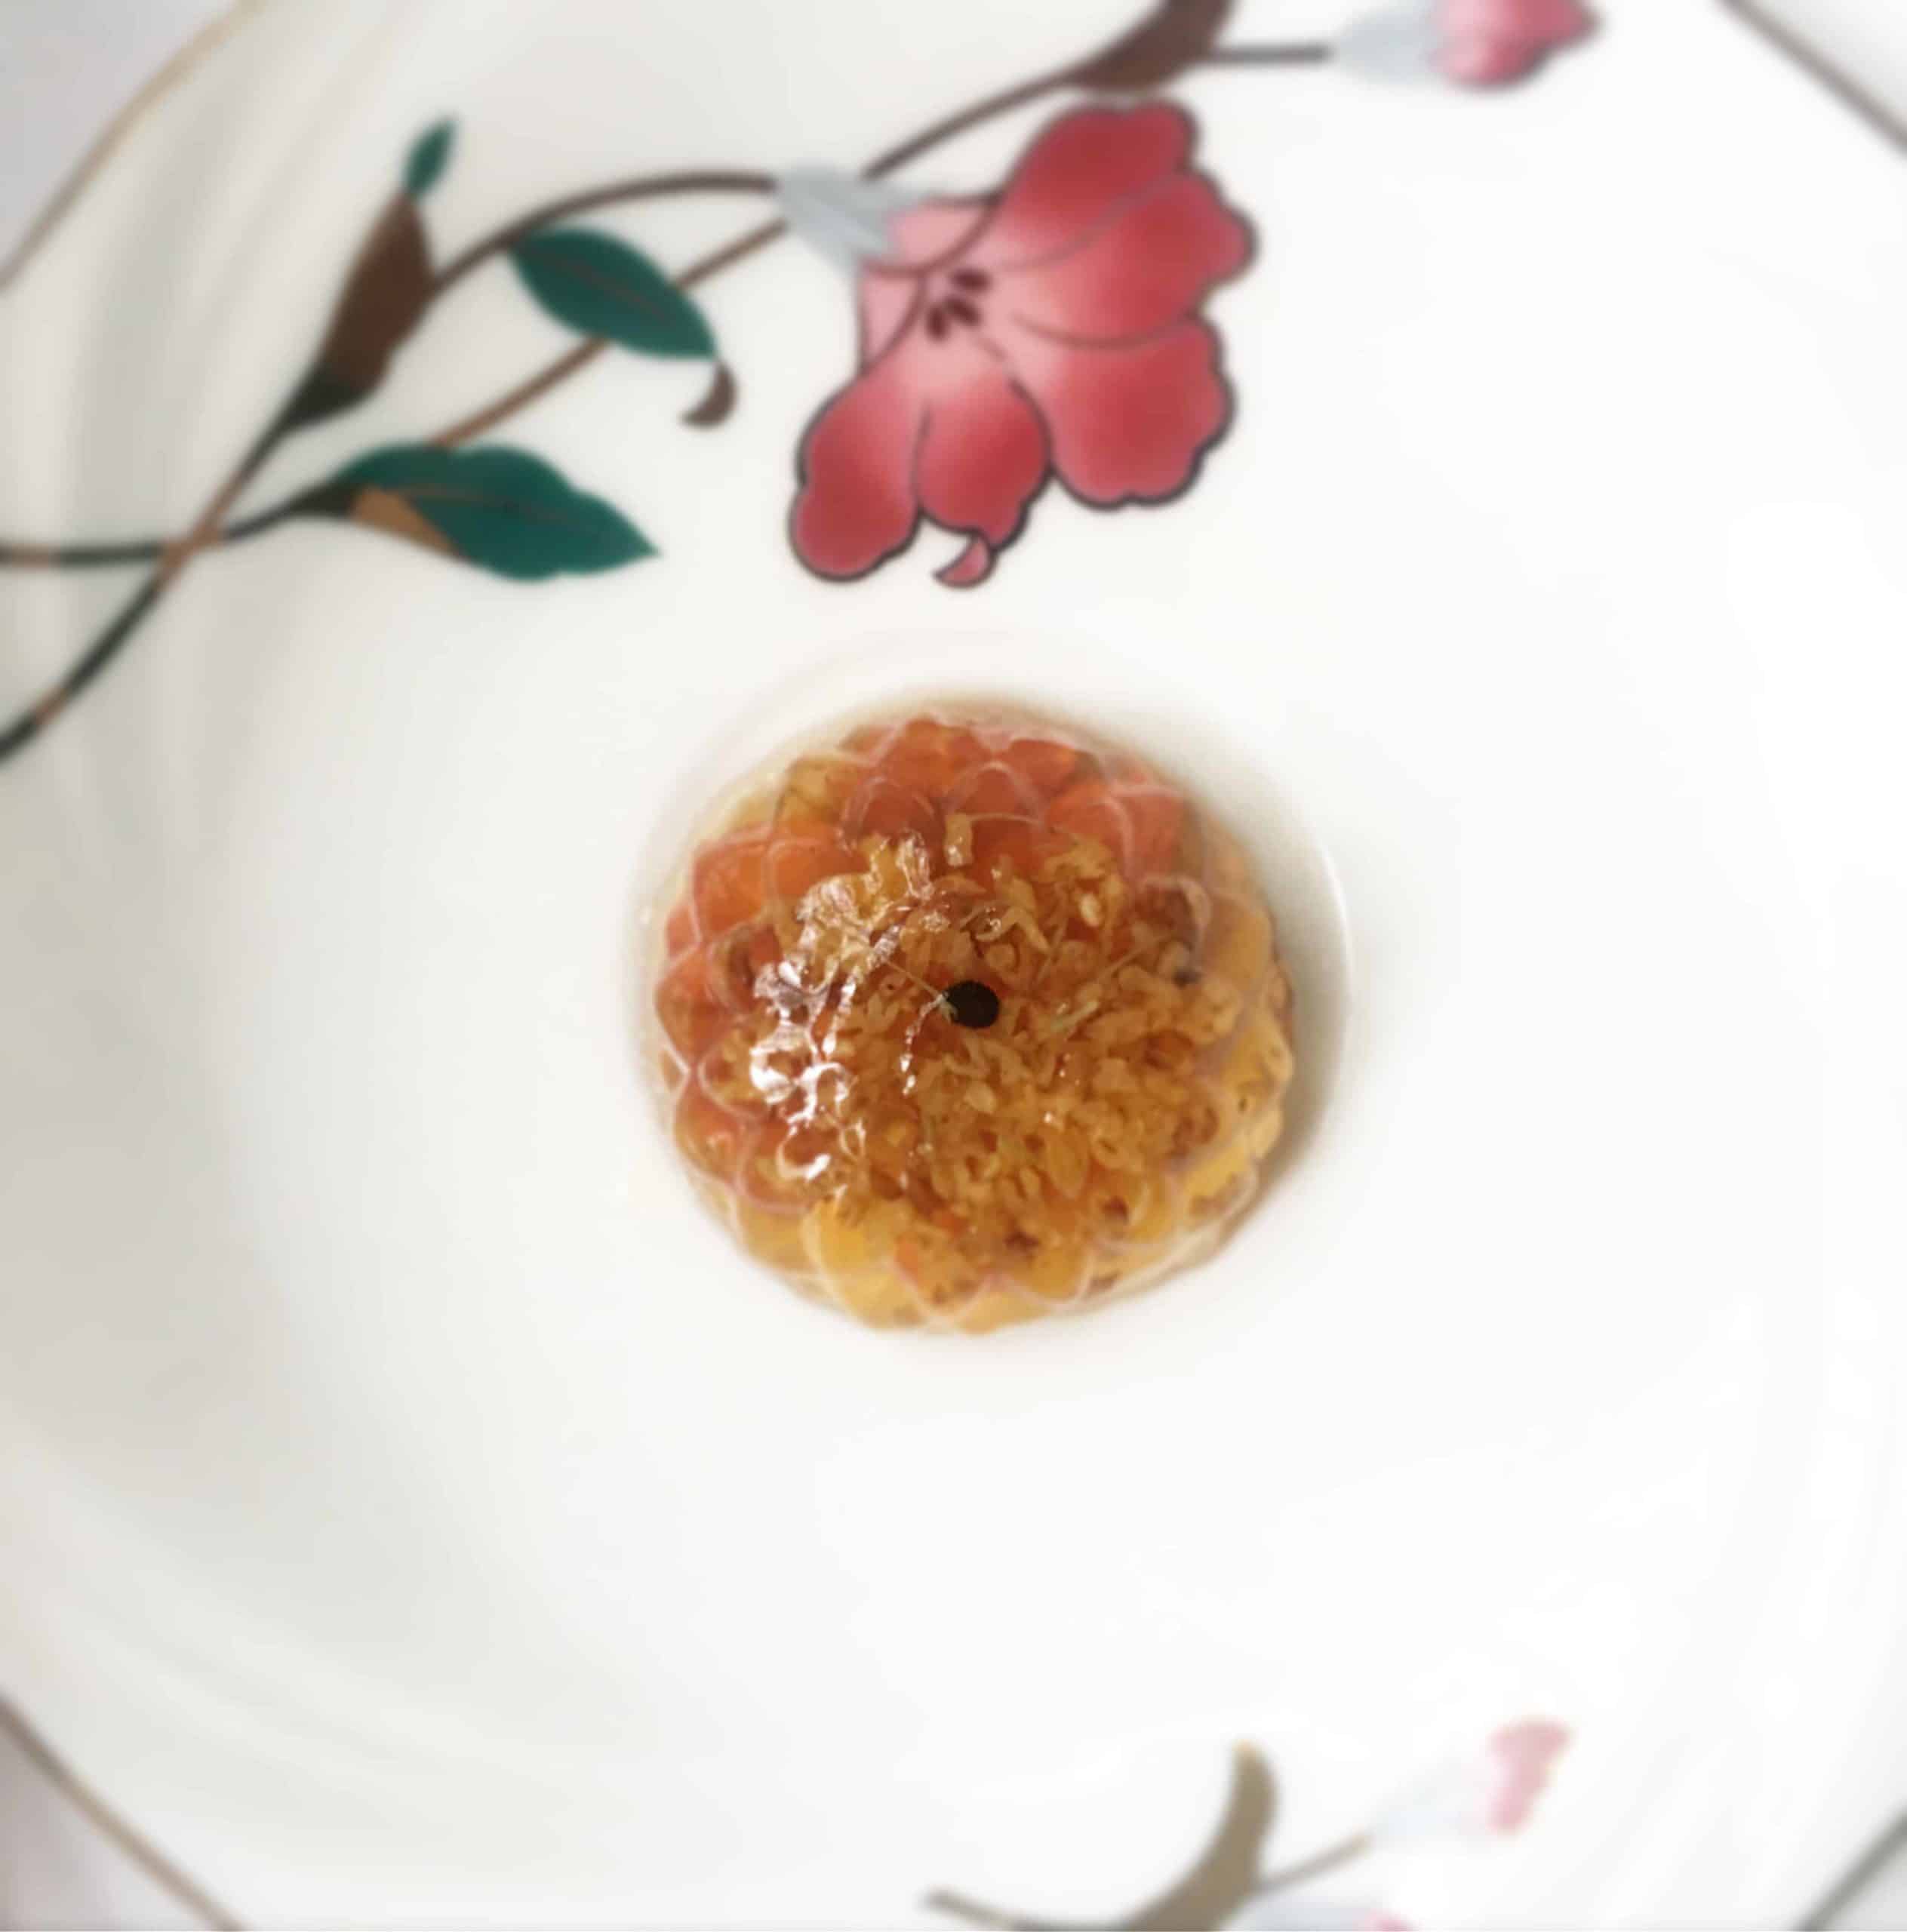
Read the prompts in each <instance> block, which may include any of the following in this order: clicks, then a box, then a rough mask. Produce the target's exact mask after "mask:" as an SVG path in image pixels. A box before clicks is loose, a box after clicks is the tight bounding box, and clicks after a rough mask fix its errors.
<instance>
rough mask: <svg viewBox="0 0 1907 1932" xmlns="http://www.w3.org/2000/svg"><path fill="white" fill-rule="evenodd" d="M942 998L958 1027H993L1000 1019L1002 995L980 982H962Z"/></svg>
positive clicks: (952, 987) (949, 989) (950, 988)
mask: <svg viewBox="0 0 1907 1932" xmlns="http://www.w3.org/2000/svg"><path fill="white" fill-rule="evenodd" d="M941 998H943V999H944V1000H945V1001H946V1003H947V1011H949V1013H951V1014H952V1015H953V1022H954V1024H955V1026H992V1024H993V1023H994V1021H995V1020H998V1018H999V1017H1000V995H998V993H996V992H995V991H994V990H993V989H992V987H991V986H986V985H984V984H983V983H981V982H980V980H961V981H960V983H958V985H957V986H949V988H948V989H947V990H946V992H944V993H943V994H942V995H941Z"/></svg>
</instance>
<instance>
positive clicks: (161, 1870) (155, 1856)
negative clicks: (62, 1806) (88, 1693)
mask: <svg viewBox="0 0 1907 1932" xmlns="http://www.w3.org/2000/svg"><path fill="white" fill-rule="evenodd" d="M0 1731H5V1733H6V1734H7V1735H8V1737H11V1739H12V1740H13V1741H14V1743H15V1744H16V1745H17V1746H18V1747H19V1749H20V1753H21V1755H23V1757H25V1758H26V1760H27V1761H28V1762H29V1764H32V1767H33V1768H34V1769H35V1770H36V1771H38V1773H39V1774H40V1776H41V1777H43V1778H45V1780H46V1781H47V1783H48V1784H50V1785H51V1786H52V1787H53V1788H54V1790H55V1791H57V1792H59V1793H60V1795H61V1796H62V1797H63V1798H65V1799H66V1801H67V1802H68V1803H69V1804H71V1805H72V1807H73V1808H74V1809H75V1810H76V1811H78V1813H79V1814H81V1815H82V1817H84V1818H85V1820H87V1822H88V1823H89V1824H91V1825H93V1826H95V1827H96V1828H97V1829H98V1830H100V1832H103V1833H104V1834H105V1835H106V1837H107V1838H109V1839H110V1840H111V1841H112V1843H113V1844H115V1845H117V1846H118V1848H119V1849H120V1850H121V1851H123V1852H124V1853H125V1854H126V1856H127V1857H128V1858H129V1859H131V1860H132V1862H133V1863H134V1864H135V1865H136V1866H138V1867H139V1869H140V1871H142V1872H144V1873H145V1874H146V1877H147V1878H150V1879H151V1880H152V1882H153V1884H155V1885H157V1886H158V1887H159V1888H160V1890H162V1891H164V1892H166V1893H168V1894H170V1895H171V1897H172V1898H173V1899H174V1900H177V1903H179V1904H180V1905H181V1906H183V1907H184V1908H185V1909H186V1911H187V1912H190V1913H191V1914H192V1916H193V1917H194V1918H198V1919H202V1920H203V1921H205V1924H207V1925H208V1926H210V1927H212V1928H213V1932H239V1928H240V1921H238V1919H236V1918H234V1917H233V1916H232V1914H231V1913H230V1912H228V1911H227V1910H226V1909H225V1907H224V1906H222V1905H221V1904H220V1903H219V1902H218V1900H217V1899H215V1898H214V1897H212V1896H211V1894H210V1893H208V1892H206V1891H205V1890H202V1889H201V1887H198V1885H195V1884H193V1882H192V1880H191V1879H189V1878H187V1877H186V1875H185V1873H184V1872H181V1871H180V1869H179V1868H178V1866H176V1865H174V1863H173V1862H172V1861H171V1859H169V1858H168V1857H166V1855H165V1853H164V1852H162V1851H161V1850H159V1849H158V1847H157V1846H156V1845H154V1844H149V1843H148V1842H147V1841H146V1839H144V1838H142V1837H141V1836H140V1835H139V1833H138V1832H137V1831H135V1830H134V1829H133V1827H132V1826H131V1825H129V1824H128V1823H127V1822H126V1820H125V1819H124V1818H122V1817H120V1815H119V1814H118V1812H116V1811H115V1810H113V1809H112V1806H110V1805H109V1804H107V1803H106V1800H105V1799H104V1798H102V1797H100V1795H99V1793H98V1792H96V1791H95V1790H94V1789H93V1788H92V1786H91V1785H89V1784H88V1783H86V1782H85V1780H83V1779H82V1777H80V1775H79V1774H78V1772H77V1771H75V1770H73V1769H72V1767H71V1766H70V1765H69V1764H67V1763H66V1761H65V1759H64V1758H61V1757H60V1755H59V1754H58V1753H57V1752H56V1751H55V1750H54V1748H53V1746H51V1745H50V1744H49V1743H48V1742H47V1741H46V1740H45V1738H44V1737H42V1736H41V1735H40V1734H39V1732H38V1730H35V1728H34V1727H33V1726H32V1724H29V1723H28V1722H27V1721H26V1718H24V1717H23V1716H22V1715H21V1714H20V1712H18V1711H17V1710H15V1709H14V1707H13V1706H12V1705H11V1704H9V1703H7V1702H5V1700H3V1699H0Z"/></svg>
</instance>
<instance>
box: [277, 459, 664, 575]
mask: <svg viewBox="0 0 1907 1932" xmlns="http://www.w3.org/2000/svg"><path fill="white" fill-rule="evenodd" d="M299 507H300V511H301V512H302V513H303V514H304V515H307V516H327V517H336V518H340V519H342V520H343V521H346V522H350V523H356V524H361V525H363V526H364V528H367V529H371V530H381V531H384V532H385V533H386V534H387V535H389V536H392V537H404V538H405V539H407V540H408V541H410V542H411V543H420V544H422V545H423V546H424V547H425V548H426V549H432V550H436V551H439V552H442V553H443V554H444V555H446V556H452V557H458V558H462V559H463V561H464V562H466V563H469V564H476V565H480V566H481V568H484V569H485V570H489V571H495V572H496V573H497V575H498V576H500V577H518V578H522V579H525V580H532V581H534V580H537V579H540V578H543V577H557V576H560V575H564V574H571V575H583V574H588V573H589V572H592V571H607V570H614V568H616V567H617V565H619V564H632V563H634V562H635V561H637V560H638V558H643V557H651V556H654V555H655V547H654V545H653V544H651V543H650V542H649V540H647V538H646V537H644V535H643V534H642V533H641V531H639V530H638V529H637V528H635V525H633V524H632V523H631V522H629V520H628V519H627V518H626V517H624V516H623V515H622V513H621V512H620V511H618V510H617V509H615V507H614V506H613V505H611V504H609V503H604V501H603V500H602V499H601V497H591V496H586V495H585V494H583V492H582V491H580V490H576V489H573V488H571V486H570V485H569V484H568V483H567V482H566V481H564V478H562V477H561V475H558V472H556V471H555V470H554V469H551V467H550V466H549V464H548V463H545V462H543V460H541V459H540V458H539V457H534V456H531V455H530V454H528V453H527V452H526V451H522V450H512V449H476V450H447V449H439V448H437V447H436V446H435V445H434V444H430V443H398V444H393V445H392V446H391V447H390V448H387V449H381V450H374V451H371V454H369V455H368V456H362V457H358V460H357V461H356V462H355V463H349V464H347V465H346V467H345V468H344V469H341V470H340V471H339V472H338V473H337V475H335V476H334V477H333V478H331V480H330V481H328V482H327V483H324V484H321V485H319V486H318V488H317V489H315V490H314V491H312V492H311V493H310V494H309V496H307V497H306V498H305V499H304V500H303V503H301V504H300V506H299Z"/></svg>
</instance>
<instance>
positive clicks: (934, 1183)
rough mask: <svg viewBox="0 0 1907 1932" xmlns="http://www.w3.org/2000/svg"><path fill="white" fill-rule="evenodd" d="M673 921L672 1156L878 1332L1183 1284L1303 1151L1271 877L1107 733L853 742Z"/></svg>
mask: <svg viewBox="0 0 1907 1932" xmlns="http://www.w3.org/2000/svg"><path fill="white" fill-rule="evenodd" d="M658 924H659V926H660V946H659V948H658V951H659V954H660V957H659V958H658V959H657V963H656V966H655V983H654V995H653V998H654V1011H655V1017H656V1020H657V1023H658V1030H659V1034H660V1038H659V1040H658V1041H657V1060H658V1063H659V1065H660V1071H661V1076H662V1080H663V1086H664V1088H665V1091H666V1097H667V1103H668V1106H669V1115H670V1119H671V1122H672V1128H673V1133H674V1138H675V1145H676V1146H678V1148H679V1149H680V1150H681V1155H682V1157H683V1158H684V1161H686V1162H687V1164H688V1167H689V1168H690V1170H691V1173H692V1174H693V1175H694V1178H695V1180H696V1182H697V1185H698V1186H699V1187H700V1190H701V1192H703V1195H705V1196H706V1198H708V1200H709V1201H710V1202H711V1203H712V1204H713V1205H714V1207H715V1208H716V1209H717V1211H718V1212H719V1213H720V1214H721V1217H722V1218H723V1219H724V1220H725V1221H726V1222H727V1224H728V1226H730V1227H731V1229H733V1230H734V1234H735V1235H736V1237H737V1239H738V1240H739V1241H740V1242H741V1244H743V1247H745V1248H746V1249H747V1251H749V1253H750V1254H752V1255H754V1256H755V1257H757V1258H758V1260H761V1261H762V1262H763V1263H765V1264H767V1266H769V1267H770V1268H771V1269H774V1270H775V1271H777V1272H778V1273H780V1274H781V1275H783V1276H785V1277H786V1278H787V1279H788V1280H789V1281H791V1282H792V1283H793V1284H796V1285H797V1286H798V1287H801V1288H803V1289H804V1290H805V1291H807V1292H809V1293H810V1294H814V1295H817V1296H818V1297H820V1298H822V1299H823V1300H827V1301H829V1302H832V1303H834V1304H835V1306H838V1307H839V1308H841V1309H844V1310H846V1311H847V1312H849V1313H850V1314H853V1315H858V1316H859V1317H860V1318H861V1319H863V1321H870V1322H874V1323H878V1324H887V1325H892V1324H914V1323H921V1322H925V1323H929V1324H935V1325H937V1326H940V1327H951V1328H958V1329H963V1330H967V1331H983V1330H986V1329H989V1328H993V1327H998V1326H999V1325H1000V1324H1002V1323H1003V1322H1007V1321H1017V1320H1021V1319H1023V1318H1026V1317H1028V1316H1031V1315H1041V1314H1046V1313H1050V1312H1054V1311H1056V1310H1059V1309H1072V1308H1078V1307H1081V1306H1088V1305H1090V1304H1091V1303H1095V1302H1098V1301H1100V1300H1104V1299H1105V1298H1106V1297H1108V1296H1109V1295H1110V1294H1113V1293H1114V1292H1115V1291H1118V1290H1121V1289H1125V1288H1130V1287H1137V1286H1138V1285H1140V1284H1143V1283H1146V1282H1149V1281H1155V1280H1157V1279H1158V1278H1159V1277H1161V1275H1167V1274H1169V1273H1170V1272H1172V1271H1173V1270H1174V1269H1178V1268H1180V1267H1183V1266H1185V1265H1186V1263H1189V1262H1191V1261H1192V1260H1196V1259H1198V1258H1199V1257H1201V1256H1202V1255H1204V1254H1206V1253H1207V1252H1209V1251H1210V1249H1211V1247H1213V1244H1215V1243H1216V1241H1217V1240H1218V1239H1219V1238H1220V1235H1222V1234H1223V1232H1224V1231H1225V1230H1226V1228H1227V1227H1228V1226H1229V1225H1230V1223H1232V1221H1233V1220H1235V1219H1236V1217H1238V1215H1239V1214H1241V1212H1242V1211H1244V1209H1245V1208H1246V1207H1247V1206H1248V1205H1249V1204H1250V1201H1252V1199H1253V1197H1254V1196H1255V1195H1256V1192H1257V1191H1258V1184H1259V1181H1260V1177H1261V1173H1262V1170H1263V1165H1264V1163H1265V1161H1266V1156H1267V1155H1269V1152H1270V1151H1271V1149H1272V1146H1273V1145H1274V1143H1275V1142H1276V1141H1277V1140H1278V1135H1279V1133H1280V1131H1281V1128H1282V1126H1283V1124H1284V1097H1285V1093H1286V1089H1287V1087H1288V1086H1289V1084H1290V1080H1291V1077H1292V1072H1293V1057H1292V1035H1291V995H1290V985H1289V983H1288V981H1287V978H1286V976H1285V973H1284V968H1283V967H1282V965H1281V962H1280V961H1279V958H1278V950H1277V946H1276V943H1275V936H1274V928H1273V924H1272V915H1271V912H1270V910H1269V908H1268V907H1267V906H1266V903H1265V902H1264V900H1263V897H1262V896H1261V895H1260V892H1259V891H1258V888H1257V887H1256V884H1255V883H1254V882H1253V878H1252V875H1251V872H1250V867H1249V866H1248V865H1247V862H1246V860H1245V857H1244V854H1243V852H1242V851H1241V848H1240V847H1239V845H1238V843H1237V842H1236V841H1235V839H1234V838H1232V836H1231V835H1229V833H1228V832H1226V829H1224V827H1223V826H1220V824H1219V823H1216V820H1214V819H1213V817H1212V815H1211V814H1210V813H1209V812H1208V811H1206V810H1205V809H1204V808H1203V807H1202V806H1201V804H1199V802H1198V800H1197V799H1196V798H1193V797H1192V796H1191V795H1189V794H1188V793H1187V792H1186V791H1185V790H1184V789H1182V788H1181V787H1180V786H1177V785H1176V784H1174V783H1170V782H1169V781H1168V780H1166V779H1164V778H1163V777H1161V776H1160V775H1159V774H1157V773H1156V772H1155V771H1152V769H1151V768H1149V767H1148V766H1147V765H1146V764H1145V763H1144V762H1143V761H1141V760H1140V759H1139V758H1137V757H1134V756H1133V755H1131V754H1130V753H1128V752H1124V751H1122V750H1121V749H1118V747H1116V746H1112V745H1109V744H1106V743H1103V742H1100V741H1098V740H1095V739H1093V738H1092V737H1089V736H1087V734H1084V733H1082V732H1079V731H1072V730H1070V729H1064V728H1060V727H1058V726H1056V725H1054V724H1050V723H1048V722H1046V721H1041V720H1036V719H1034V718H1029V717H1026V716H1020V715H1011V714H1008V713H1006V712H999V711H992V712H984V713H973V714H963V713H961V712H958V711H956V710H955V709H946V710H944V711H930V712H915V713H909V715H906V716H903V717H901V718H894V719H890V720H887V721H884V722H880V723H875V724H860V725H857V726H856V727H855V728H853V729H851V730H850V731H847V732H846V733H845V734H844V735H843V736H841V737H839V739H838V740H837V741H835V742H834V743H830V744H829V745H828V746H826V747H825V748H824V749H817V750H810V751H809V752H805V753H804V754H803V755H800V756H798V757H796V758H794V759H792V761H788V762H786V764H783V766H781V767H780V768H778V769H777V770H775V771H774V772H772V773H771V774H768V775H767V777H765V778H764V780H762V781H761V783H758V784H757V785H755V786H753V787H752V789H749V791H748V792H747V793H746V796H745V797H744V798H743V801H742V802H741V803H740V804H739V805H737V806H735V807H734V808H731V810H729V811H727V813H726V814H724V816H723V817H721V820H720V821H719V822H718V823H715V824H713V825H711V826H709V828H708V829H707V830H706V832H705V834H704V835H703V838H701V839H700V841H698V842H697V844H696V845H695V847H694V850H693V851H692V852H691V854H690V855H689V857H688V858H687V862H686V863H685V865H684V868H683V869H682V871H681V874H680V875H679V877H678V880H677V881H676V882H675V885H674V887H673V888H672V891H670V893H669V895H668V900H667V903H666V906H665V908H664V909H663V913H662V915H661V917H660V919H659V921H658Z"/></svg>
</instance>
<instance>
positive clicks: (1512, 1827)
mask: <svg viewBox="0 0 1907 1932" xmlns="http://www.w3.org/2000/svg"><path fill="white" fill-rule="evenodd" d="M1569 1741H1570V1734H1569V1733H1568V1732H1567V1730H1564V1728H1563V1727H1562V1726H1561V1724H1555V1723H1553V1722H1552V1721H1549V1719H1547V1718H1527V1719H1526V1720H1525V1721H1524V1722H1523V1723H1521V1724H1508V1725H1506V1726H1505V1727H1504V1728H1503V1730H1499V1731H1498V1732H1497V1734H1496V1736H1495V1737H1493V1738H1491V1740H1490V1764H1491V1767H1492V1769H1493V1771H1494V1773H1495V1786H1494V1789H1493V1790H1492V1791H1491V1792H1490V1802H1489V1807H1488V1809H1487V1813H1486V1814H1485V1817H1486V1822H1487V1824H1488V1826H1489V1827H1490V1829H1491V1830H1492V1831H1493V1832H1514V1831H1516V1830H1518V1829H1520V1828H1521V1826H1522V1825H1523V1823H1524V1820H1526V1819H1527V1818H1528V1817H1529V1815H1530V1812H1531V1811H1532V1810H1533V1809H1534V1808H1535V1806H1536V1800H1537V1798H1539V1796H1540V1795H1542V1792H1543V1786H1545V1785H1546V1784H1547V1783H1549V1767H1550V1766H1551V1764H1552V1763H1553V1762H1554V1761H1555V1759H1556V1758H1558V1756H1560V1755H1561V1752H1562V1749H1563V1747H1564V1745H1566V1744H1567V1743H1568V1742H1569Z"/></svg>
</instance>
